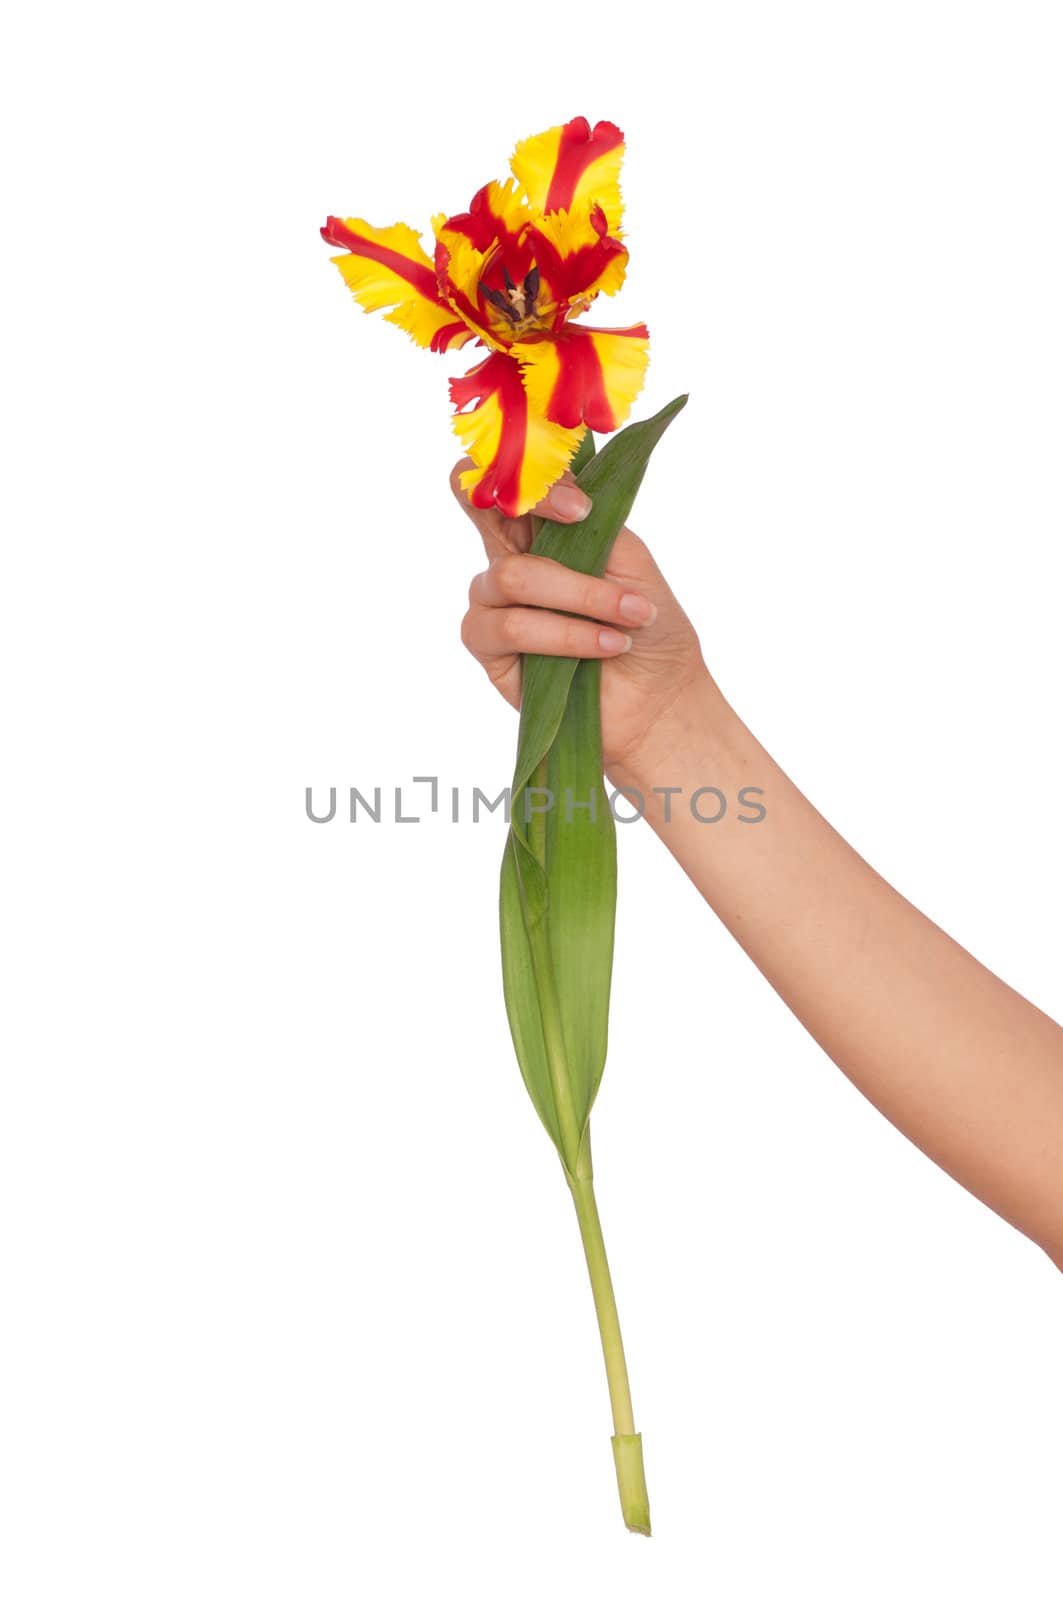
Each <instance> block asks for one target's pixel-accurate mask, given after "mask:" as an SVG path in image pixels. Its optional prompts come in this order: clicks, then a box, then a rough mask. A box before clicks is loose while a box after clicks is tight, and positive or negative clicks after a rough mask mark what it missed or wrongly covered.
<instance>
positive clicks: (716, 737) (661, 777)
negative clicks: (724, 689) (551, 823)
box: [606, 665, 737, 795]
mask: <svg viewBox="0 0 1063 1600" xmlns="http://www.w3.org/2000/svg"><path fill="white" fill-rule="evenodd" d="M735 721H737V719H736V718H735V714H734V712H733V711H732V710H731V707H730V706H729V705H728V703H727V701H726V700H725V699H724V697H723V695H722V694H721V693H720V690H719V689H718V687H717V686H716V684H715V682H714V681H713V679H712V678H711V677H710V676H709V673H708V671H707V669H706V668H705V667H704V666H703V665H702V666H700V668H699V671H698V672H697V673H696V674H695V675H694V676H692V677H691V678H689V679H688V680H687V681H686V682H685V683H684V684H683V685H682V687H681V688H680V689H679V690H678V691H677V693H676V694H675V696H674V697H673V698H672V699H671V700H670V701H669V702H668V703H667V704H666V705H665V706H664V707H663V708H662V710H661V711H660V712H659V714H658V715H657V716H655V717H654V719H653V722H652V723H651V725H650V726H649V727H648V728H647V730H646V732H645V733H644V734H643V735H642V737H641V738H640V739H639V740H638V741H637V743H635V744H634V745H632V746H630V747H629V748H628V749H627V750H625V751H624V753H623V756H622V757H621V758H620V759H619V760H615V761H611V762H610V763H609V765H608V767H607V769H606V776H607V777H608V778H609V781H610V782H611V783H612V784H613V785H614V787H615V788H617V789H631V790H635V791H638V792H639V793H640V794H643V795H648V794H650V793H651V792H652V791H653V790H654V789H655V788H663V787H664V786H666V785H680V784H684V783H686V782H688V781H690V780H691V779H692V778H693V777H697V779H698V781H700V782H704V783H711V782H712V781H713V778H712V774H713V773H714V772H715V773H718V772H719V771H720V769H721V765H722V763H723V762H724V760H725V757H726V751H727V748H728V744H729V736H728V729H729V727H730V726H731V724H732V723H733V722H735ZM706 773H707V774H708V776H704V774H706Z"/></svg>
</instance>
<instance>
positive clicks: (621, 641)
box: [598, 628, 631, 656]
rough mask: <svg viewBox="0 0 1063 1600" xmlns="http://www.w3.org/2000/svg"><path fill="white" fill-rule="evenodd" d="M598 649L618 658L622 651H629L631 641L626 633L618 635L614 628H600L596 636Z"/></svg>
mask: <svg viewBox="0 0 1063 1600" xmlns="http://www.w3.org/2000/svg"><path fill="white" fill-rule="evenodd" d="M598 647H599V649H601V650H608V651H610V652H611V653H612V654H613V655H617V656H618V655H620V654H621V652H622V651H624V650H630V649H631V639H630V638H629V636H628V635H627V634H626V633H618V632H617V630H616V629H615V628H602V629H601V630H600V631H599V634H598Z"/></svg>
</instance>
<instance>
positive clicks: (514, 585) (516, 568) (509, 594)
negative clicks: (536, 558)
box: [495, 554, 528, 600]
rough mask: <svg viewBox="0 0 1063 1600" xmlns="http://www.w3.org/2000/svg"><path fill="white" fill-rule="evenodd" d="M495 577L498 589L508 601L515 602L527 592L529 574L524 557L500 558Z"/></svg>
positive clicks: (505, 556) (496, 563) (509, 556)
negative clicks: (526, 570)
mask: <svg viewBox="0 0 1063 1600" xmlns="http://www.w3.org/2000/svg"><path fill="white" fill-rule="evenodd" d="M495 577H496V579H497V581H498V587H499V589H500V591H501V593H502V594H503V595H505V597H506V599H507V600H515V599H517V598H518V596H520V595H522V594H524V593H525V592H526V590H527V587H528V584H527V574H526V572H525V568H524V559H523V557H522V556H519V555H516V554H513V555H504V556H499V558H498V560H497V561H496V562H495Z"/></svg>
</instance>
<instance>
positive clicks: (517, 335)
mask: <svg viewBox="0 0 1063 1600" xmlns="http://www.w3.org/2000/svg"><path fill="white" fill-rule="evenodd" d="M623 153H624V136H623V134H622V133H621V132H620V129H619V128H617V127H615V126H614V124H613V123H611V122H599V123H597V124H596V126H595V127H594V128H593V129H592V128H591V127H590V125H589V123H588V122H587V120H586V118H585V117H576V118H575V119H574V120H573V121H571V122H567V123H565V124H564V126H563V127H557V128H550V129H549V130H548V131H547V132H546V133H541V134H537V135H535V136H534V137H533V138H530V139H525V140H523V141H522V142H521V143H520V144H519V145H518V146H517V148H516V151H515V152H514V155H513V160H512V162H511V171H512V173H513V176H512V178H509V179H507V180H506V181H505V182H504V183H495V182H492V183H488V184H485V185H484V187H483V188H482V189H480V190H478V191H477V193H476V194H475V195H474V196H473V200H472V203H471V205H470V206H469V209H468V211H466V212H462V213H460V214H459V215H457V216H452V217H447V216H444V215H442V214H440V215H439V216H436V217H434V218H433V221H432V228H433V232H434V234H435V258H434V260H432V259H431V258H430V257H429V256H428V254H427V253H426V251H425V250H424V248H423V246H422V244H421V241H420V239H419V237H418V235H417V233H416V232H415V231H414V229H413V228H410V227H408V226H407V225H406V224H405V223H401V222H398V223H395V224H394V225H393V226H392V227H388V228H375V227H372V226H371V225H370V224H369V223H366V222H362V221H360V220H359V219H358V218H352V217H348V218H347V219H346V220H345V221H344V220H341V219H340V218H338V217H330V218H329V219H328V222H327V223H326V225H325V227H323V228H322V230H321V233H322V237H323V238H324V239H325V240H326V242H327V243H328V244H332V245H336V246H338V247H339V248H340V249H341V250H342V251H343V254H341V255H338V256H334V257H333V258H332V259H333V260H334V261H335V263H336V265H337V266H338V268H339V270H340V272H341V274H342V275H343V278H344V281H345V282H346V283H347V285H348V287H349V288H350V289H351V291H352V293H353V294H354V297H355V299H356V300H357V301H358V303H359V304H360V305H361V306H363V307H364V308H365V310H367V311H380V310H386V312H387V320H388V321H389V322H394V323H396V324H397V325H398V326H399V327H400V328H402V329H404V330H405V332H406V333H408V334H409V336H410V338H411V339H412V340H413V341H414V343H415V344H418V345H421V346H422V347H423V348H425V349H429V350H435V351H438V352H444V351H447V350H451V349H454V350H457V349H460V348H461V347H462V346H464V345H466V344H469V343H470V342H472V343H474V344H475V345H477V346H481V347H484V348H486V349H487V351H488V352H489V353H488V355H487V356H486V357H485V358H484V359H483V360H482V361H480V362H479V364H478V365H477V366H475V367H473V368H472V369H471V370H470V371H469V372H467V373H466V374H465V376H464V377H460V378H452V379H451V380H450V394H451V399H452V400H453V402H454V405H455V407H456V411H455V415H454V418H453V424H454V431H455V432H456V434H457V435H458V438H459V439H460V440H461V443H462V445H463V446H464V448H465V450H466V452H467V453H468V454H469V456H471V458H472V461H473V463H474V464H473V466H472V467H470V468H469V470H468V471H466V472H464V473H463V474H462V477H461V483H462V487H463V488H464V489H465V490H467V491H468V493H469V495H470V498H471V499H472V501H473V503H474V504H475V505H477V506H484V507H486V506H493V505H497V506H498V507H499V509H500V510H501V511H502V512H503V514H504V515H505V516H507V517H516V516H521V515H523V513H524V512H526V511H528V510H530V509H531V507H532V506H534V505H535V504H537V502H538V501H539V500H541V499H542V497H543V496H544V495H545V493H546V491H547V490H548V489H549V488H550V486H551V484H553V483H555V482H556V481H557V479H558V478H559V477H560V476H561V475H562V473H563V472H564V470H565V468H566V467H567V465H568V463H569V462H570V461H571V459H572V457H573V456H574V454H575V453H576V450H577V449H578V448H579V444H580V441H581V439H582V438H583V435H584V433H585V432H586V430H587V429H588V428H591V429H593V430H594V431H595V432H596V433H612V432H613V431H614V430H615V429H616V428H619V427H620V426H621V425H622V424H623V423H624V422H625V421H626V420H627V417H628V413H629V412H630V410H631V406H632V403H633V401H634V399H635V397H636V395H637V394H638V392H639V390H640V389H641V387H642V382H643V378H644V376H645V372H646V365H647V362H648V360H649V333H648V331H647V329H646V326H645V324H644V323H641V322H640V323H637V324H636V325H635V326H634V327H629V328H592V327H587V326H586V325H585V324H582V323H578V322H576V320H575V319H576V318H577V317H580V316H582V314H583V313H584V312H585V311H587V310H589V308H590V306H591V305H592V304H593V302H594V301H595V300H596V299H597V297H598V295H599V294H615V293H616V291H617V290H618V289H619V288H620V286H621V284H622V283H623V281H624V275H625V272H626V270H627V259H628V252H627V248H626V246H625V245H624V243H623V241H622V236H621V232H620V221H621V215H622V208H621V201H620V185H619V177H620V163H621V160H622V157H623Z"/></svg>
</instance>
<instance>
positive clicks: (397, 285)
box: [321, 217, 475, 350]
mask: <svg viewBox="0 0 1063 1600" xmlns="http://www.w3.org/2000/svg"><path fill="white" fill-rule="evenodd" d="M321 237H322V238H323V239H324V240H325V242H326V243H327V244H334V245H339V246H340V247H341V248H342V250H343V251H344V254H343V255H339V256H333V257H332V260H333V261H334V262H335V263H336V265H337V267H338V268H339V270H340V273H341V275H342V277H343V280H344V282H345V283H346V285H347V287H348V288H349V289H350V291H351V293H352V294H353V295H354V298H355V299H356V300H357V301H358V304H359V305H360V306H362V307H363V308H364V309H365V310H366V311H383V310H385V309H386V308H388V307H390V308H391V309H390V310H388V312H387V316H386V317H385V321H387V322H394V323H395V324H396V326H398V327H400V328H402V329H404V331H405V332H406V333H408V334H409V336H410V338H411V339H412V340H413V341H414V343H415V344H419V345H421V346H422V348H423V349H426V350H450V349H454V350H457V349H460V347H461V346H462V345H463V344H466V343H467V342H468V341H469V340H470V339H472V338H474V337H475V333H474V330H472V329H470V328H469V326H468V324H467V323H466V322H465V321H464V320H463V319H462V318H460V317H458V316H456V315H455V312H454V308H453V307H452V306H450V305H448V304H447V302H446V301H445V300H444V299H443V298H442V296H441V295H440V293H439V286H438V284H437V281H436V274H435V269H434V267H433V265H432V262H431V261H430V259H429V257H428V256H427V254H426V253H425V250H424V247H423V246H422V244H421V241H420V239H419V238H418V236H417V234H416V233H415V232H414V230H413V229H412V228H410V227H408V226H407V225H406V223H404V222H396V223H395V224H394V225H393V226H392V227H390V228H374V227H372V225H371V224H370V223H368V222H363V221H361V219H360V218H357V217H348V218H347V220H346V221H343V220H341V219H340V218H339V217H329V219H328V222H327V223H326V225H325V226H324V227H323V228H322V230H321Z"/></svg>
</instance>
